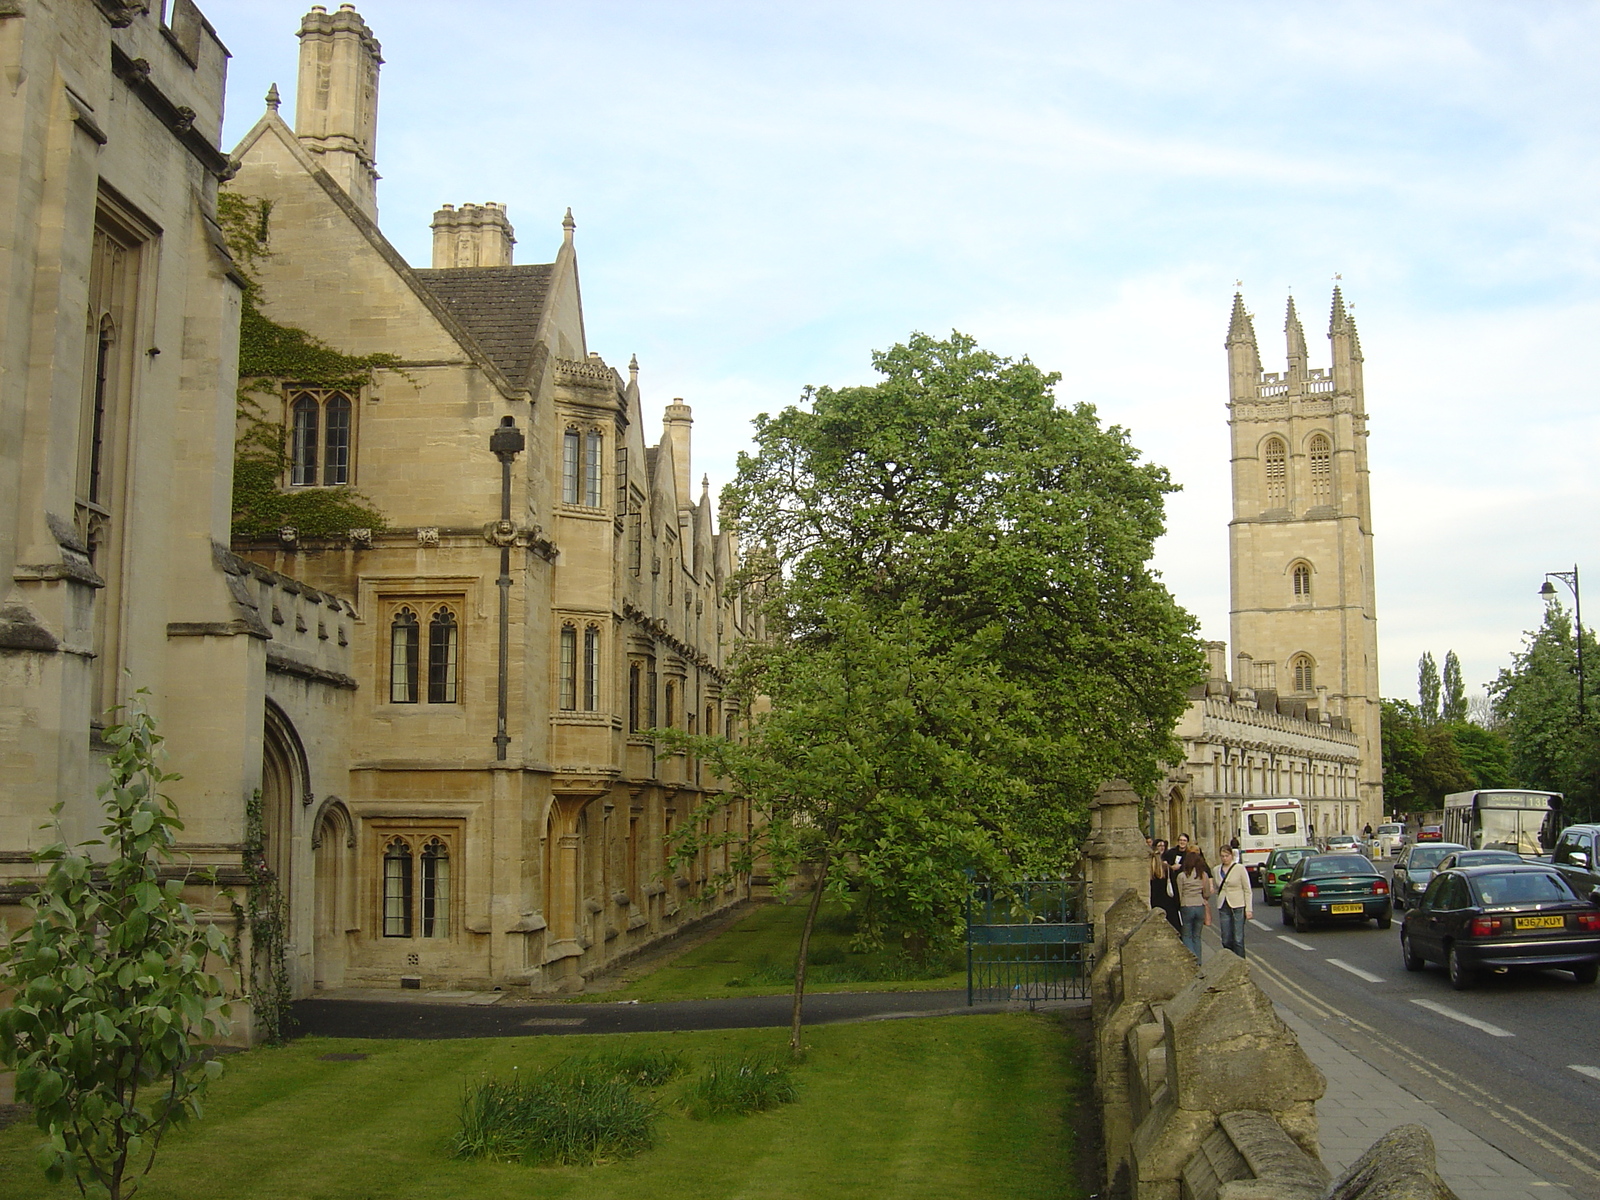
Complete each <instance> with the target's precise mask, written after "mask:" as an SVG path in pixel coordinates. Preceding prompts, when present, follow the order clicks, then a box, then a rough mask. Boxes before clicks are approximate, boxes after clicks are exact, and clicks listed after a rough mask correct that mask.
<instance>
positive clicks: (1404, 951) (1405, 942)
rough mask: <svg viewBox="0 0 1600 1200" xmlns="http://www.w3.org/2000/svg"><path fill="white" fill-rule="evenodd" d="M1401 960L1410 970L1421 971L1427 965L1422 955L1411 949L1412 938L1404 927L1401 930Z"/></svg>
mask: <svg viewBox="0 0 1600 1200" xmlns="http://www.w3.org/2000/svg"><path fill="white" fill-rule="evenodd" d="M1400 960H1401V961H1402V962H1403V963H1405V965H1406V970H1408V971H1420V970H1422V968H1423V967H1425V966H1426V965H1427V964H1426V963H1425V962H1424V961H1423V959H1422V955H1420V954H1417V953H1415V952H1414V951H1413V950H1412V949H1411V938H1410V937H1409V936H1407V934H1406V931H1405V930H1404V929H1402V930H1400Z"/></svg>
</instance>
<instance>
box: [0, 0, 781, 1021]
mask: <svg viewBox="0 0 1600 1200" xmlns="http://www.w3.org/2000/svg"><path fill="white" fill-rule="evenodd" d="M0 33H3V34H4V35H5V40H4V42H3V43H0V45H3V47H4V53H5V54H6V55H7V56H9V60H10V61H8V62H7V66H8V68H11V69H12V75H11V76H10V77H11V78H17V77H19V76H20V77H21V78H23V80H24V82H23V83H22V84H21V85H20V87H19V88H18V91H17V96H16V101H15V102H14V103H9V104H8V106H7V107H6V108H5V110H4V112H3V114H0V152H3V155H4V161H5V164H6V167H7V169H6V170H4V171H3V172H0V189H4V200H3V202H0V211H4V212H5V213H6V214H7V215H8V220H9V222H10V229H9V234H10V236H9V237H8V238H7V239H6V240H5V242H4V245H3V248H0V261H3V264H4V278H5V279H6V280H7V281H8V283H7V285H6V292H5V294H4V299H3V301H0V303H3V304H4V306H5V308H4V318H5V320H4V341H3V343H0V353H3V354H4V359H3V372H0V387H3V389H4V390H3V392H0V421H3V422H4V424H3V429H4V434H3V442H0V496H3V504H0V513H3V514H4V523H3V526H0V568H3V570H4V572H5V578H6V579H7V581H8V582H7V591H6V595H5V601H4V606H3V609H0V777H3V778H4V780H5V787H4V791H3V795H0V847H3V857H4V858H5V860H6V862H7V864H8V866H7V868H6V870H7V872H8V874H9V875H10V876H11V878H12V879H13V881H14V883H13V885H12V886H11V887H10V888H9V889H8V891H7V892H6V894H5V895H4V897H3V898H4V899H5V900H8V901H9V902H10V903H13V904H14V903H16V901H17V899H18V896H19V894H20V891H19V889H20V888H23V887H25V886H26V881H27V878H28V876H29V874H30V873H31V872H32V871H34V870H35V868H34V867H33V865H32V864H31V862H30V861H29V857H28V852H29V851H30V850H31V849H33V848H36V847H37V846H39V845H42V844H44V843H45V842H46V841H50V840H54V836H55V835H54V834H53V832H52V831H50V830H41V829H40V826H41V825H42V824H45V823H46V822H47V820H48V813H49V808H50V805H51V804H52V803H54V802H55V801H57V800H60V801H62V802H63V803H64V805H65V809H64V821H65V825H66V831H67V833H68V835H69V836H73V837H77V836H85V835H87V834H88V833H89V831H90V830H91V829H92V828H93V826H94V823H95V818H96V815H97V809H96V804H95V801H94V799H93V797H94V791H95V786H96V785H97V783H98V782H99V781H100V779H101V778H103V767H102V765H101V761H100V760H101V754H102V753H103V749H104V748H103V746H102V745H101V744H100V738H99V731H100V730H101V729H103V728H104V722H105V721H106V719H107V716H106V714H107V713H108V712H109V711H110V710H111V709H112V708H113V707H114V706H115V705H118V704H122V703H126V702H127V701H128V700H129V698H130V694H131V692H132V691H133V689H136V688H144V689H148V691H149V693H150V698H149V705H150V707H151V709H152V710H153V712H154V713H155V715H156V716H157V717H158V719H159V721H160V725H161V729H162V731H163V733H164V734H165V735H166V736H167V738H168V742H167V750H168V752H169V757H168V762H167V768H168V769H169V770H175V771H178V772H181V773H182V775H183V776H184V778H183V780H182V781H181V782H179V783H177V784H175V785H173V786H172V787H171V789H170V791H171V794H172V796H173V798H174V799H175V800H176V801H177V803H178V804H179V806H180V811H181V813H182V815H183V818H184V820H185V822H186V830H185V841H184V844H183V846H182V850H183V851H184V852H185V853H186V854H187V855H188V856H189V857H190V859H191V860H192V862H193V863H194V864H195V865H196V866H201V867H215V868H218V869H219V871H220V874H221V880H222V882H223V883H230V882H231V883H235V884H238V883H242V882H244V881H245V880H246V879H248V878H249V875H248V874H246V873H245V872H244V871H242V869H241V852H242V850H243V848H244V845H245V843H246V841H247V838H248V837H249V835H250V833H251V831H250V830H249V829H248V828H247V812H248V810H249V809H250V808H251V807H252V806H251V804H250V800H251V798H252V797H255V796H256V795H257V794H259V804H258V805H257V806H256V807H257V810H258V812H259V822H260V829H259V839H258V840H259V841H260V843H261V845H262V847H263V855H262V859H263V862H262V863H261V864H258V866H264V867H265V868H267V869H269V870H270V871H271V872H272V873H273V874H274V875H275V877H276V879H277V881H278V884H279V887H280V888H281V890H282V893H283V895H284V897H285V900H286V904H287V914H286V915H287V921H288V928H287V935H286V942H287V945H286V954H287V960H288V961H287V966H288V975H289V980H290V987H291V990H292V992H293V994H294V995H306V994H308V993H310V992H311V991H312V990H313V989H314V988H318V987H337V986H340V985H342V984H343V985H356V984H366V985H378V986H399V985H400V984H401V983H402V981H406V982H413V983H414V982H417V981H420V984H421V986H425V987H435V986H454V987H472V988H494V987H498V988H504V989H530V990H533V991H551V990H558V989H562V988H569V987H572V986H575V985H577V984H578V983H580V982H581V981H582V979H583V978H584V977H586V976H588V975H590V974H592V973H593V972H594V971H595V970H597V969H599V968H601V967H603V966H605V965H607V964H612V963H615V962H617V961H618V960H619V959H621V958H623V957H625V956H628V955H630V954H632V953H634V952H636V951H638V950H639V949H640V948H642V947H644V946H647V945H649V944H651V943H652V942H655V941H658V940H659V939H661V938H663V937H665V936H668V935H670V934H671V933H673V932H674V931H675V930H676V929H678V928H680V927H681V925H682V924H683V922H685V921H686V920H689V919H692V918H693V917H695V916H698V915H700V914H702V913H705V912H707V911H714V910H715V909H716V908H718V907H720V906H722V905H726V904H729V903H732V902H734V901H736V900H737V899H739V898H740V897H741V896H743V895H744V894H746V893H747V890H748V887H747V884H746V883H744V882H742V881H741V882H739V883H737V884H736V885H734V886H732V887H726V888H723V889H720V890H718V892H717V894H716V895H715V896H714V897H713V898H711V899H709V900H704V899H703V896H704V893H705V892H706V891H707V890H708V885H709V882H710V881H711V880H713V878H714V877H715V875H716V873H717V872H718V871H719V869H721V868H722V867H724V866H725V865H726V864H725V863H724V862H722V861H719V860H718V859H719V856H718V855H716V854H710V855H703V856H702V858H701V860H700V861H698V862H697V863H695V864H692V865H691V866H690V867H688V868H686V869H685V870H683V871H682V872H677V873H664V871H663V868H664V866H665V865H666V863H667V858H666V856H667V846H668V837H669V835H670V834H671V832H672V831H673V829H674V827H675V825H676V824H677V823H680V822H683V821H685V820H688V819H689V818H690V814H691V813H693V812H694V810H695V808H696V807H697V804H698V803H699V798H700V797H701V796H702V795H703V794H705V793H706V792H707V790H708V789H711V788H714V787H715V786H716V784H715V781H713V780H712V779H710V778H709V776H708V775H707V773H706V772H704V771H703V770H702V768H701V765H700V764H699V763H698V762H697V761H695V760H694V759H693V758H690V757H687V756H685V755H681V754H680V755H676V756H672V757H667V758H665V759H658V757H657V747H656V746H655V744H653V743H652V742H650V741H648V740H646V739H645V738H643V737H642V736H640V731H642V730H645V729H649V728H652V727H664V726H672V727H676V728H679V729H683V730H686V731H689V732H705V733H718V734H725V735H728V736H737V735H738V731H739V721H740V713H739V710H738V707H737V705H736V703H735V699H734V697H733V696H732V695H731V694H730V693H729V691H728V688H727V678H726V675H725V671H724V663H725V661H726V658H727V655H728V654H729V652H730V650H731V648H732V646H733V645H734V643H735V641H736V640H737V639H739V638H741V637H747V636H753V635H755V634H757V633H758V630H757V629H755V628H754V619H753V617H752V616H751V614H749V613H748V612H747V611H746V609H745V606H744V605H743V603H742V602H741V601H740V600H739V599H738V598H733V599H729V597H728V596H727V588H726V584H727V582H728V580H729V578H730V576H731V575H732V573H733V572H734V570H735V567H736V561H737V549H736V547H735V545H734V543H733V539H732V538H731V537H730V536H728V535H727V534H724V533H720V532H718V531H717V529H716V527H715V523H714V519H713V518H714V513H713V505H712V501H711V498H710V491H709V481H708V480H704V479H702V480H700V481H699V482H698V484H696V482H695V479H694V475H693V472H692V469H691V437H690V431H691V427H692V415H691V412H690V409H689V407H688V406H687V405H685V404H683V403H682V402H680V401H673V402H672V403H670V404H667V405H665V406H664V409H663V410H656V411H657V412H660V413H661V419H662V433H661V435H660V437H659V439H656V438H652V437H651V436H649V435H648V434H647V431H646V425H647V421H646V415H645V404H644V400H643V398H642V394H641V388H640V383H639V375H640V371H639V368H638V366H637V364H636V363H630V364H629V367H628V369H627V371H626V373H625V374H624V373H620V372H619V371H617V370H616V369H614V368H613V367H612V366H611V365H609V364H607V363H606V362H605V361H603V360H602V359H601V357H600V355H599V354H598V353H595V352H593V351H591V350H590V349H589V344H588V342H587V339H586V335H585V325H584V318H583V312H582V307H581V303H580V299H579V286H578V258H577V251H576V248H575V243H574V223H573V221H572V219H571V215H570V213H569V214H568V217H567V219H566V221H565V222H564V225H563V226H562V227H560V228H559V229H558V228H557V227H556V225H555V221H554V220H553V219H552V221H551V232H552V235H553V236H552V238H551V240H552V242H553V243H554V247H555V252H554V257H553V259H552V260H551V261H547V262H542V263H537V264H527V265H518V264H515V263H513V260H512V247H513V244H514V240H515V239H514V234H513V229H512V225H511V223H510V220H509V218H508V215H507V212H506V210H505V209H504V207H502V206H500V205H497V204H485V205H477V204H465V205H461V206H460V207H452V206H451V205H445V206H443V207H442V208H441V209H440V211H439V212H438V214H437V215H436V216H435V219H434V223H433V233H434V257H433V263H432V265H431V267H430V268H429V269H426V270H417V269H414V268H412V267H411V266H409V265H408V264H407V263H406V262H405V261H404V260H403V259H402V258H401V256H400V255H399V253H398V252H396V250H395V249H394V247H393V246H391V245H390V243H389V241H388V240H387V239H386V238H385V236H384V234H383V233H382V231H381V230H380V229H379V227H378V224H377V197H376V190H375V184H376V180H377V172H376V169H375V161H376V144H375V130H376V125H377V98H378V74H379V68H380V64H381V62H382V59H381V56H380V47H379V44H378V41H377V40H376V38H375V37H374V36H373V33H372V31H371V30H370V29H368V27H367V26H366V24H365V23H364V22H363V21H362V19H361V17H360V16H359V15H358V14H357V12H356V11H355V9H354V8H353V7H352V6H350V5H344V6H341V7H340V8H338V9H337V10H336V11H334V12H331V13H330V12H328V11H326V10H325V9H324V8H322V7H321V6H317V7H313V8H312V10H311V11H310V13H308V14H307V15H306V17H305V19H304V21H303V23H302V26H301V29H300V33H299V38H300V70H299V85H298V97H297V105H296V113H295V125H294V127H293V128H291V127H290V126H289V125H288V124H287V123H286V122H285V121H284V120H283V118H282V117H281V116H280V115H279V112H278V99H277V94H276V89H274V91H273V94H272V95H271V96H269V98H268V101H267V105H266V109H265V111H264V112H263V114H262V116H261V119H260V120H259V121H258V122H257V123H256V125H255V127H254V128H253V129H252V130H251V131H250V133H249V134H248V135H247V136H246V137H245V139H244V140H243V142H241V143H240V145H239V146H238V147H236V148H235V150H234V153H233V155H232V157H231V158H230V156H228V155H226V154H223V153H222V152H220V151H219V149H218V148H217V146H216V140H217V137H218V135H219V132H220V127H221V105H222V87H223V78H224V68H225V63H226V53H227V52H226V50H225V49H224V48H223V46H222V45H221V43H220V42H219V41H218V38H217V35H216V34H215V32H214V31H213V30H212V29H211V27H210V26H209V25H208V24H207V22H206V21H205V19H204V17H203V16H202V15H201V14H200V13H199V11H198V10H197V9H196V8H195V7H194V5H193V4H192V3H190V2H189V0H170V2H169V4H168V5H167V6H166V13H165V19H164V20H163V19H162V18H161V17H160V16H158V15H157V13H153V12H150V11H148V10H147V6H145V5H143V4H140V3H122V2H120V0H63V2H62V3H59V4H55V5H29V6H27V8H26V12H25V13H24V11H23V10H22V9H20V8H16V7H13V8H0ZM241 229H243V230H244V231H245V233H246V234H247V238H246V242H247V244H246V245H245V246H244V247H243V250H242V252H241V243H240V241H239V237H238V235H239V232H240V230H241ZM230 243H231V248H232V250H233V251H234V253H233V254H230ZM241 310H243V316H244V331H243V348H242V351H241V345H240V340H239V339H240V319H241ZM296 331H303V333H298V332H296ZM305 335H309V338H307V337H306V336H305ZM241 368H242V371H243V374H244V378H243V379H242V380H241V379H240V373H241ZM236 409H237V420H236ZM263 427H264V428H266V429H267V430H268V431H269V436H268V437H267V439H266V440H267V443H269V444H270V445H271V447H272V448H273V449H274V450H276V449H277V448H278V447H279V446H281V448H282V449H281V455H280V459H279V461H278V462H277V465H276V467H274V468H273V470H274V472H275V477H273V478H271V479H270V480H269V481H268V489H267V490H268V491H269V492H271V493H273V494H274V495H279V496H282V497H286V498H287V499H286V500H285V503H286V504H287V505H288V508H287V509H286V511H289V512H291V513H292V512H294V511H301V512H306V513H312V514H320V516H321V517H322V518H326V516H327V514H329V513H333V514H335V515H337V514H338V513H339V512H340V511H343V510H341V509H340V508H339V507H338V504H339V503H340V502H343V501H344V500H345V499H346V498H348V497H350V489H354V491H355V493H358V495H357V496H356V497H355V501H354V503H355V506H356V508H357V510H358V511H365V512H368V513H370V514H371V515H370V516H369V517H367V518H366V519H364V520H362V522H361V524H360V525H351V526H349V527H342V528H337V529H332V528H327V527H325V526H326V524H327V521H326V519H323V521H322V524H323V526H324V527H322V528H317V529H311V530H308V529H303V528H297V527H296V526H295V525H293V524H292V523H289V522H288V521H285V522H284V523H283V524H278V525H274V526H273V527H271V528H270V529H267V530H264V529H262V528H260V527H259V525H260V522H259V521H257V522H256V523H255V525H254V526H252V525H251V523H250V522H249V521H248V520H246V521H244V522H243V528H244V529H245V530H246V534H247V536H245V537H244V538H239V537H230V530H231V529H233V528H234V527H235V525H234V518H235V517H236V516H238V515H239V514H238V513H236V512H234V511H233V509H234V505H233V504H232V503H231V502H230V492H229V484H230V479H231V478H232V477H233V473H234V472H233V459H234V453H235V441H236V438H240V439H242V441H241V444H244V445H249V444H250V442H251V438H252V437H255V439H256V445H257V447H258V449H259V447H260V445H261V444H262V443H261V439H260V437H259V434H260V432H261V429H262V428H263ZM258 459H259V456H258ZM243 462H244V459H243V458H241V464H242V463H243ZM242 469H243V468H242V466H241V470H242ZM246 495H248V493H246ZM297 497H309V498H310V499H309V500H306V501H303V502H302V501H300V500H298V499H297ZM363 498H364V499H363ZM324 501H326V503H324ZM295 504H299V508H298V509H297V508H295V507H294V505H295ZM347 507H348V505H347ZM243 515H244V516H245V517H246V518H248V517H249V516H250V515H251V514H249V513H245V514H243ZM723 819H724V820H726V821H728V822H729V823H730V825H731V826H732V828H733V831H734V832H737V831H738V828H739V826H740V825H741V824H742V822H743V821H744V820H746V819H747V814H741V813H735V814H733V815H732V816H730V817H725V818H723ZM719 831H720V830H719ZM697 898H699V900H698V902H697Z"/></svg>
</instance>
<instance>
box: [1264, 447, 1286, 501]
mask: <svg viewBox="0 0 1600 1200" xmlns="http://www.w3.org/2000/svg"><path fill="white" fill-rule="evenodd" d="M1261 458H1262V462H1263V464H1264V467H1265V473H1266V485H1267V507H1268V508H1287V507H1288V505H1289V449H1288V447H1287V446H1285V445H1284V443H1283V439H1282V438H1277V437H1273V438H1268V439H1267V444H1266V445H1265V446H1264V447H1263V448H1262V452H1261Z"/></svg>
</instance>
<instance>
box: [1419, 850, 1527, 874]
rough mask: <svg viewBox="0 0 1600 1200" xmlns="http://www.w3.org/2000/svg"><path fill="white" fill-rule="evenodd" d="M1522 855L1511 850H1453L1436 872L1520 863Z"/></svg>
mask: <svg viewBox="0 0 1600 1200" xmlns="http://www.w3.org/2000/svg"><path fill="white" fill-rule="evenodd" d="M1523 861H1525V860H1524V859H1523V857H1522V855H1520V854H1517V853H1515V852H1513V851H1511V850H1452V851H1451V852H1450V853H1449V854H1446V855H1445V856H1444V857H1443V858H1441V859H1440V860H1439V865H1438V866H1437V867H1435V868H1434V870H1435V871H1448V870H1449V869H1450V868H1451V867H1487V866H1493V865H1494V864H1495V863H1519V862H1523Z"/></svg>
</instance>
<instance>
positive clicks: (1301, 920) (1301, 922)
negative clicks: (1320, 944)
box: [1294, 905, 1311, 933]
mask: <svg viewBox="0 0 1600 1200" xmlns="http://www.w3.org/2000/svg"><path fill="white" fill-rule="evenodd" d="M1294 931H1295V932H1296V933H1310V932H1311V922H1310V921H1308V920H1306V918H1305V915H1304V914H1303V913H1301V911H1300V907H1299V905H1296V906H1295V910H1294Z"/></svg>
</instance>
